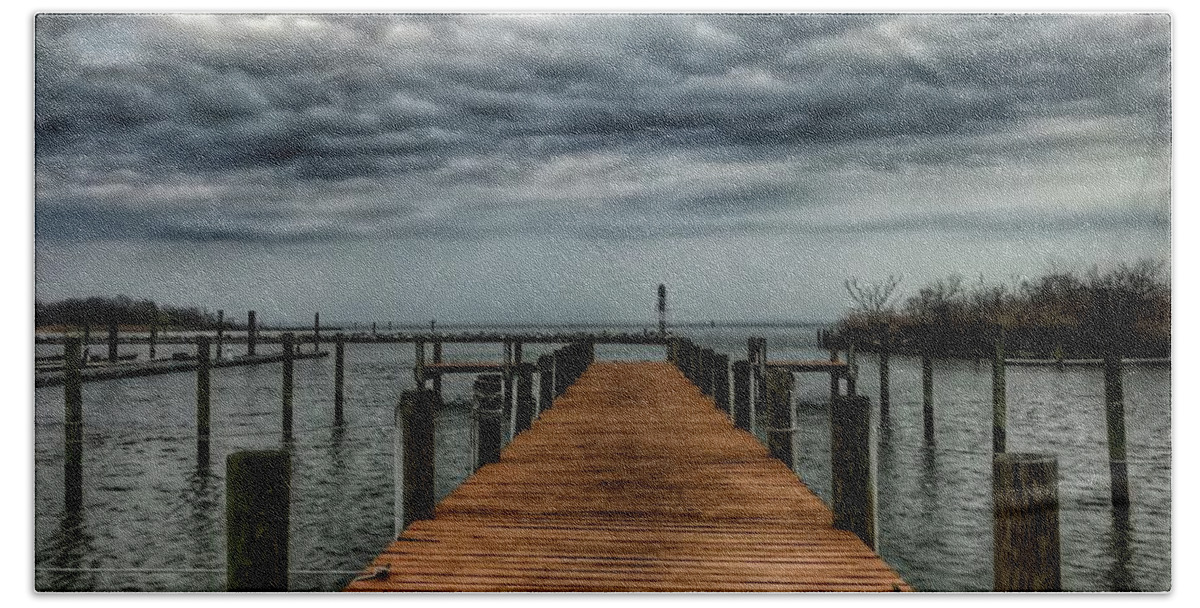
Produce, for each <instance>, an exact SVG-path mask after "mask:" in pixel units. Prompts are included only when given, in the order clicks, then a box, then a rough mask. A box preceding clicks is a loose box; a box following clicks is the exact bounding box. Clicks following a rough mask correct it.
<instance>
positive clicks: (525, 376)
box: [513, 366, 534, 436]
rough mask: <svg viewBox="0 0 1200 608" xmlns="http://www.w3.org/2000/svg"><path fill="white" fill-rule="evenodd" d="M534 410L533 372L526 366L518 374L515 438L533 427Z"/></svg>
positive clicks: (520, 368) (519, 369)
mask: <svg viewBox="0 0 1200 608" xmlns="http://www.w3.org/2000/svg"><path fill="white" fill-rule="evenodd" d="M533 408H534V402H533V372H531V371H530V370H529V369H527V368H526V367H525V366H521V367H519V368H518V373H517V411H516V421H515V422H514V425H515V427H516V428H515V430H514V431H513V435H514V436H516V434H517V433H520V432H521V431H524V430H526V429H528V428H529V427H530V426H532V425H533Z"/></svg>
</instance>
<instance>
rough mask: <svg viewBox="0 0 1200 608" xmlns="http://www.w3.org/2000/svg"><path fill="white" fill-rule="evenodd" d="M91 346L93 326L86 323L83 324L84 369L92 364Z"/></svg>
mask: <svg viewBox="0 0 1200 608" xmlns="http://www.w3.org/2000/svg"><path fill="white" fill-rule="evenodd" d="M91 344H92V324H91V323H84V324H83V366H84V367H87V366H88V364H89V363H91V361H90V360H89V359H91V357H90V356H89V355H90V352H89V351H90V350H91V349H90V347H91Z"/></svg>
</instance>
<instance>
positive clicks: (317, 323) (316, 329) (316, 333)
mask: <svg viewBox="0 0 1200 608" xmlns="http://www.w3.org/2000/svg"><path fill="white" fill-rule="evenodd" d="M313 352H314V353H317V352H321V313H319V312H314V313H313Z"/></svg>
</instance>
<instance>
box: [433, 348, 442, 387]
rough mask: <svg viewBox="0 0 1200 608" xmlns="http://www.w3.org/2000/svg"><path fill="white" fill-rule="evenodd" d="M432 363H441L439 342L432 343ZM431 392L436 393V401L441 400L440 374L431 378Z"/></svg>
mask: <svg viewBox="0 0 1200 608" xmlns="http://www.w3.org/2000/svg"><path fill="white" fill-rule="evenodd" d="M433 362H434V363H441V362H442V343H441V342H434V343H433ZM433 392H435V393H437V397H438V399H441V398H442V375H441V374H438V375H436V376H434V377H433Z"/></svg>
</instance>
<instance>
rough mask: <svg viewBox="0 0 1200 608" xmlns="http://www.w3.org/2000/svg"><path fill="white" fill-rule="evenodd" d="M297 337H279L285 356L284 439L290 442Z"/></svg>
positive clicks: (283, 392)
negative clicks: (294, 346)
mask: <svg viewBox="0 0 1200 608" xmlns="http://www.w3.org/2000/svg"><path fill="white" fill-rule="evenodd" d="M295 341H296V336H295V335H293V334H292V333H290V332H289V333H285V334H283V335H281V336H279V345H280V348H281V349H283V350H282V354H283V386H282V388H281V390H280V394H281V395H282V396H283V399H282V400H283V438H284V439H285V440H290V439H291V438H292V380H293V368H294V366H293V360H292V358H293V357H294V356H295V354H296V350H295V348H293V345H294V344H295Z"/></svg>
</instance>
